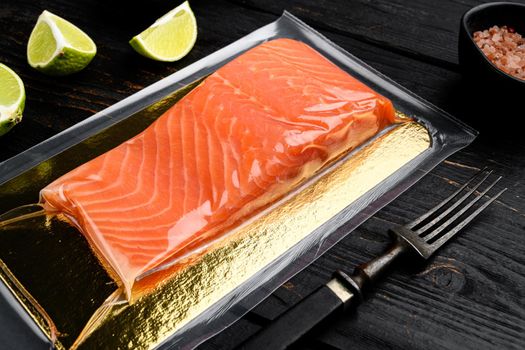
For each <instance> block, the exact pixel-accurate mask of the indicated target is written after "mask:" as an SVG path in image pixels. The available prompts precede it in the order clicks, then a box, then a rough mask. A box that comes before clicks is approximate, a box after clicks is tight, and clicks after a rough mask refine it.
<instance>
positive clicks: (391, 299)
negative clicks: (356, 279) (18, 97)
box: [0, 0, 525, 349]
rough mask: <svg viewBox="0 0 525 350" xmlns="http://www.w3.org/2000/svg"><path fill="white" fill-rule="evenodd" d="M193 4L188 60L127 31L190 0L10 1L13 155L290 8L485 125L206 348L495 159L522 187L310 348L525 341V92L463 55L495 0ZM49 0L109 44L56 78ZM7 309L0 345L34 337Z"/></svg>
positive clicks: (259, 318) (5, 148)
mask: <svg viewBox="0 0 525 350" xmlns="http://www.w3.org/2000/svg"><path fill="white" fill-rule="evenodd" d="M190 3H191V6H192V8H193V9H194V12H195V15H196V17H197V22H198V27H199V36H198V39H197V43H196V45H195V48H194V49H193V50H192V51H191V52H190V54H189V55H188V56H186V57H185V58H183V59H182V60H180V61H179V62H175V63H161V62H155V61H151V60H148V59H146V58H143V57H141V56H139V55H138V54H136V53H135V52H134V51H133V50H132V49H131V47H130V46H129V45H128V44H127V42H128V40H129V39H130V38H131V37H132V36H133V35H135V34H137V33H139V32H141V31H142V30H143V29H145V28H146V27H148V26H149V25H150V24H151V23H152V22H153V21H154V20H155V19H157V18H158V17H160V16H161V15H163V14H164V13H166V12H167V11H168V10H170V9H172V8H173V7H175V6H176V5H178V1H160V0H157V1H142V2H129V1H117V0H105V1H102V0H92V1H88V0H82V1H66V0H50V1H23V0H3V1H2V3H1V4H0V62H2V63H4V64H6V65H8V66H9V67H11V68H12V69H13V70H15V71H16V72H17V73H18V74H19V75H20V77H21V78H22V79H23V81H24V83H25V87H26V93H27V103H26V109H25V113H24V120H23V121H22V123H21V124H20V125H18V126H17V127H15V129H13V130H12V131H11V132H10V133H8V134H7V135H5V136H3V137H2V138H0V161H3V160H5V159H7V158H9V157H11V156H14V155H15V154H17V153H19V152H21V151H23V150H25V149H27V148H28V147H30V146H33V145H35V144H37V143H38V142H40V141H43V140H45V139H46V138H48V137H50V136H53V135H55V134H56V133H58V132H59V131H61V130H64V129H66V128H67V127H69V126H71V125H73V124H75V123H77V122H79V121H81V120H83V119H85V118H87V117H89V116H91V115H92V114H94V113H96V112H98V111H100V110H102V109H104V108H106V107H108V106H110V105H112V104H113V103H115V102H117V101H120V100H122V99H123V98H125V97H127V96H129V95H131V94H133V93H135V92H137V91H139V90H140V89H142V88H143V87H145V86H148V85H149V84H151V83H153V82H156V81H157V80H159V79H161V78H163V77H166V76H167V75H169V74H171V73H173V72H175V71H177V70H178V69H180V68H183V67H185V66H187V65H189V64H191V63H192V62H194V61H196V60H198V59H200V58H202V57H205V56H206V55H208V54H210V53H212V52H214V51H216V50H217V49H219V48H221V47H223V46H225V45H227V44H228V43H231V42H232V41H234V40H236V39H238V38H240V37H242V36H244V35H245V34H248V33H249V32H251V31H253V30H254V29H256V28H258V27H260V26H262V25H264V24H266V23H269V22H271V21H274V20H275V19H276V18H277V17H278V16H279V15H280V14H281V13H282V11H283V10H284V9H286V10H288V11H290V12H292V13H293V14H294V15H296V16H298V17H299V18H301V19H302V20H304V21H305V22H306V23H308V24H310V25H312V26H313V27H314V28H315V29H317V30H319V31H320V32H321V33H323V34H324V35H326V36H327V37H328V38H329V39H331V40H333V41H334V42H335V43H337V44H338V45H340V46H342V47H343V48H345V49H347V50H348V51H350V52H351V53H352V54H354V55H356V56H358V57H359V58H361V59H363V60H364V61H365V62H367V63H368V64H370V65H372V66H373V67H374V68H376V69H378V70H379V71H381V72H383V73H384V74H386V75H388V76H389V77H391V78H393V79H394V80H396V81H397V82H399V83H400V84H402V85H404V86H405V87H407V88H408V89H410V90H412V91H414V92H415V93H417V94H419V95H420V96H422V97H424V98H426V99H428V100H429V101H430V102H432V103H434V104H436V105H437V106H439V107H441V108H442V109H444V110H446V111H448V112H450V113H451V114H453V115H455V116H457V117H458V118H460V119H462V120H464V121H466V122H467V123H469V124H470V125H472V126H474V127H476V128H477V129H478V130H480V132H481V134H480V136H479V138H478V139H477V140H476V141H475V142H474V143H473V144H472V145H471V146H469V147H468V148H466V149H465V150H463V151H460V152H458V153H457V154H455V155H454V156H452V157H450V158H449V159H448V160H447V161H445V162H443V163H442V164H441V165H440V166H438V167H437V168H436V169H434V170H433V171H432V172H431V173H430V174H429V175H428V176H426V177H425V178H424V179H423V180H421V181H420V182H419V183H418V184H416V185H415V186H414V187H413V188H412V189H410V190H409V191H407V192H406V193H405V194H404V195H402V196H401V197H400V198H398V199H397V200H396V201H394V202H393V203H392V204H391V205H389V206H388V207H386V208H385V209H383V210H382V211H380V212H379V213H378V214H376V215H375V216H374V217H372V218H371V219H369V220H368V221H367V222H366V223H365V224H363V225H362V226H361V227H360V228H359V229H357V230H356V231H355V232H353V233H352V234H350V235H349V236H348V237H347V238H346V239H344V240H343V241H342V242H340V243H339V244H338V245H337V246H335V247H334V248H333V249H331V250H330V251H328V252H327V253H326V254H325V255H324V256H322V257H321V258H320V259H318V260H317V261H316V262H315V263H314V264H312V265H311V266H310V267H308V268H307V269H306V270H305V271H303V272H301V273H300V274H298V275H297V276H296V277H294V278H292V279H291V280H290V281H289V282H287V283H286V284H284V285H283V286H282V287H281V288H279V289H278V290H277V291H276V292H275V293H273V295H271V296H270V297H269V298H268V299H266V300H265V301H263V302H262V303H261V304H260V305H259V306H258V307H256V308H255V309H254V310H253V311H251V312H250V313H249V314H248V315H246V316H245V317H243V318H242V319H241V320H239V321H238V322H236V323H235V324H234V325H232V326H231V327H230V328H228V329H226V330H225V331H224V332H222V333H221V334H219V335H218V336H216V337H215V338H212V339H211V340H209V341H208V342H206V343H205V344H203V345H202V346H201V348H202V349H230V348H232V347H234V346H235V345H236V344H239V343H240V342H241V341H243V340H244V339H246V338H247V337H248V336H250V335H251V334H253V333H254V332H256V331H257V330H258V329H259V328H260V327H261V326H262V325H264V324H265V323H266V322H268V321H270V320H271V319H273V318H275V317H277V316H278V315H279V314H280V313H282V312H283V311H285V310H286V309H288V308H290V307H291V306H293V305H294V304H295V303H296V302H297V301H299V300H300V299H301V298H302V297H303V296H305V295H307V294H308V293H309V292H311V291H312V290H313V289H315V288H316V287H317V286H318V285H320V284H321V283H324V282H326V281H328V279H329V278H330V275H331V273H332V272H333V271H334V270H336V269H344V270H347V271H351V269H352V267H353V266H355V265H356V264H358V263H360V262H363V261H366V260H368V259H370V258H372V257H373V256H375V255H377V254H379V253H380V252H381V251H382V249H384V248H385V247H386V245H387V244H388V237H387V234H386V231H387V228H388V227H389V226H390V225H392V223H398V224H402V223H405V222H407V221H409V220H410V219H413V218H415V217H416V216H418V215H419V214H421V213H423V212H424V211H425V210H427V209H429V208H430V207H431V206H432V205H433V204H434V203H436V202H437V201H438V200H439V199H442V198H445V197H446V196H447V195H448V194H450V193H452V192H453V191H454V189H456V188H457V187H458V183H461V182H463V181H465V180H466V179H467V178H468V177H469V176H470V175H472V174H473V173H474V172H475V171H476V170H477V169H479V168H482V167H484V166H489V167H491V168H492V169H495V172H496V173H497V174H500V175H503V177H504V179H503V180H502V182H501V187H503V186H504V187H508V188H509V190H508V191H507V192H506V193H505V194H504V195H503V196H502V197H501V199H500V200H498V201H497V202H496V203H495V204H494V205H493V206H491V207H490V208H489V210H487V212H486V213H485V215H483V216H482V217H480V218H479V219H478V220H476V222H475V223H474V224H472V225H470V226H469V227H468V228H467V229H466V230H465V232H464V233H463V234H461V235H460V236H459V237H458V238H457V239H456V240H455V241H454V243H452V244H450V245H449V246H447V247H446V248H444V249H442V250H441V251H439V252H438V254H437V256H436V257H435V258H433V259H432V260H431V261H430V262H429V263H428V264H427V265H426V266H419V267H418V266H415V265H414V266H412V265H411V264H408V263H407V264H404V265H402V266H400V268H399V269H398V270H397V271H396V272H394V273H392V274H391V275H390V276H389V277H387V278H386V279H384V280H383V281H382V282H381V283H379V284H378V285H377V286H376V288H375V289H374V290H373V291H372V293H371V294H370V297H369V298H368V299H367V300H366V302H365V303H363V304H362V305H361V306H360V307H359V308H358V309H357V310H356V311H354V312H352V313H349V314H348V315H346V316H344V317H342V318H340V319H338V320H335V321H334V322H333V323H331V324H330V325H327V326H326V327H323V328H321V329H319V330H318V331H316V332H314V333H312V334H310V335H309V336H308V337H307V339H305V340H304V341H303V342H302V343H301V344H298V345H297V348H305V349H317V348H323V349H350V348H353V349H365V348H366V349H422V348H431V349H437V348H439V349H442V348H446V349H523V348H525V205H524V204H523V197H524V196H525V184H524V178H525V170H524V169H525V141H524V137H523V131H522V130H523V129H522V128H520V127H519V126H518V123H519V122H520V121H521V120H522V119H523V117H524V114H525V112H524V109H523V96H521V97H519V96H518V99H515V98H511V97H510V96H507V95H502V94H501V93H499V92H498V91H494V88H493V86H491V85H484V84H475V83H472V82H470V81H469V80H468V79H466V78H464V76H463V75H462V73H461V69H460V67H459V66H458V59H457V36H458V29H459V20H460V17H461V14H462V13H463V12H465V11H466V10H468V9H469V8H470V7H472V6H474V5H477V4H479V3H482V1H475V0H442V1H431V0H427V1H424V0H410V1H402V0H378V1H370V0H349V1H344V0H332V1H328V0H324V1H307V0H287V1H223V0H220V1H218V0H216V1H211V0H210V1H191V2H190ZM44 9H47V10H49V11H51V12H53V13H55V14H57V15H59V16H62V17H64V18H65V19H68V20H70V21H71V22H73V23H74V24H76V25H77V26H79V27H80V28H81V29H83V30H84V31H85V32H87V33H88V34H89V35H90V36H91V38H92V39H93V40H94V41H95V42H96V44H97V46H98V54H97V56H96V57H95V59H94V60H93V62H92V63H91V64H90V65H89V66H88V67H87V69H85V70H84V71H82V72H80V73H78V74H75V75H73V76H69V77H64V78H50V77H47V76H45V75H42V74H40V73H38V72H36V71H34V70H32V69H31V68H30V67H29V65H28V64H27V63H26V58H25V57H26V56H25V51H26V43H27V40H28V38H29V34H30V32H31V29H32V28H33V26H34V24H35V22H36V19H37V17H38V15H39V14H40V13H41V12H42V11H43V10H44ZM523 34H525V33H523ZM496 93H497V94H496ZM2 306H4V308H2ZM0 310H1V311H2V312H1V313H0V349H13V348H19V349H27V345H26V344H27V343H28V342H30V339H29V338H27V337H25V336H24V335H23V333H16V332H17V331H20V330H21V329H22V328H20V327H21V323H19V322H18V321H16V320H14V319H12V318H10V317H12V315H11V314H10V313H9V312H7V310H8V309H7V308H5V305H4V304H2V303H0ZM4 310H6V311H4ZM22 330H23V329H22Z"/></svg>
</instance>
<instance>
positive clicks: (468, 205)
mask: <svg viewBox="0 0 525 350" xmlns="http://www.w3.org/2000/svg"><path fill="white" fill-rule="evenodd" d="M499 180H501V176H500V177H498V178H497V179H496V180H495V181H494V182H492V183H491V184H490V185H489V186H488V187H487V188H486V189H485V190H484V191H483V192H481V194H480V195H479V196H476V198H474V199H473V200H471V201H470V202H469V203H467V204H466V205H465V206H464V207H463V208H461V209H460V210H459V211H458V212H457V213H455V214H454V215H453V216H452V217H451V218H449V219H448V220H447V221H445V222H444V223H442V224H441V225H440V226H439V227H438V228H436V229H435V230H433V231H432V232H430V233H429V234H428V235H426V236H424V237H423V240H424V241H425V242H428V241H430V240H431V239H432V238H434V237H435V236H437V235H438V234H439V233H440V232H441V231H443V230H444V229H446V228H447V227H448V226H449V225H450V224H452V223H453V222H454V221H456V220H457V219H458V218H459V217H460V216H461V215H463V214H464V213H465V212H466V211H467V210H468V209H470V208H471V207H472V206H473V205H474V204H476V203H477V202H478V201H479V200H480V199H481V198H483V196H485V195H486V194H487V192H488V191H490V189H491V188H492V187H494V185H495V184H497V183H498V181H499Z"/></svg>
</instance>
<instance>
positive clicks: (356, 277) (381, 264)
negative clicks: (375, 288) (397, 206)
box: [335, 239, 409, 299]
mask: <svg viewBox="0 0 525 350" xmlns="http://www.w3.org/2000/svg"><path fill="white" fill-rule="evenodd" d="M408 251H409V247H408V246H407V244H406V243H404V241H402V240H399V239H398V240H396V242H395V243H394V244H393V245H392V246H391V247H390V248H388V249H387V250H386V251H385V252H384V253H383V254H381V255H380V256H378V257H377V258H374V259H372V260H370V261H368V262H366V263H364V264H361V265H358V266H357V267H356V268H355V269H354V273H353V274H352V275H351V276H348V275H347V274H346V273H344V272H343V271H340V270H339V271H336V272H335V276H336V277H338V278H339V279H340V280H342V281H344V282H345V284H346V286H347V288H349V289H350V290H351V291H352V292H353V293H354V294H356V295H357V296H358V297H359V298H360V299H361V298H362V296H363V292H364V291H366V289H368V288H369V287H370V286H371V285H372V284H374V283H375V282H376V281H377V280H378V279H379V277H381V275H383V273H385V272H386V271H387V270H388V269H389V268H390V267H391V266H392V265H393V264H394V263H395V262H396V261H397V260H398V259H399V258H400V257H401V256H403V255H405V254H406V253H407V252H408Z"/></svg>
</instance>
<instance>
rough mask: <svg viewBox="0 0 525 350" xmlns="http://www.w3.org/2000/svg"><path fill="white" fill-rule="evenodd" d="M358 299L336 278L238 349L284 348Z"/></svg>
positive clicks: (278, 349) (276, 349)
mask: <svg viewBox="0 0 525 350" xmlns="http://www.w3.org/2000/svg"><path fill="white" fill-rule="evenodd" d="M354 299H355V297H354V295H353V294H352V293H351V292H350V291H349V290H347V289H346V288H345V286H344V284H343V283H341V281H339V280H338V279H337V277H336V278H334V279H332V280H331V281H330V282H328V283H327V284H324V285H322V286H321V287H319V288H318V289H316V290H315V291H313V292H312V293H311V294H310V295H308V296H306V297H305V298H304V299H303V300H301V301H300V302H299V303H297V304H296V305H295V306H294V307H292V308H291V309H289V310H288V311H286V312H285V313H284V314H282V315H281V316H279V317H278V318H277V319H275V320H274V321H273V322H272V323H270V324H269V325H268V326H267V327H266V328H263V329H262V330H260V331H259V332H257V333H256V334H255V335H253V336H252V337H251V338H249V339H248V340H246V341H245V342H244V343H242V344H241V345H239V346H238V347H237V348H236V349H242V350H260V349H271V350H284V349H286V348H288V347H289V346H290V345H292V344H293V343H295V342H296V341H297V340H299V339H300V338H301V337H302V336H303V335H305V334H306V333H308V332H309V331H310V330H311V329H312V328H314V327H315V326H317V325H318V324H320V323H322V322H325V321H326V320H327V319H328V318H330V317H331V316H334V315H337V314H341V313H342V312H343V311H344V309H345V308H347V307H348V306H350V304H351V303H352V301H353V300H354Z"/></svg>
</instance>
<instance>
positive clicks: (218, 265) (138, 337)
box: [0, 121, 430, 349]
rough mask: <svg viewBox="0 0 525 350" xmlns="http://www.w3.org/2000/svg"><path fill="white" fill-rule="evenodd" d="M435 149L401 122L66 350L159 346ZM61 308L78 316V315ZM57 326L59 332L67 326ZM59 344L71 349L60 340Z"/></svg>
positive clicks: (17, 288) (104, 314) (147, 283)
mask: <svg viewBox="0 0 525 350" xmlns="http://www.w3.org/2000/svg"><path fill="white" fill-rule="evenodd" d="M429 147H430V137H429V135H428V132H427V130H426V129H425V128H424V127H423V126H421V125H420V124H417V123H415V122H412V121H408V122H405V123H402V124H399V125H397V126H396V127H394V128H393V129H392V130H390V131H389V132H387V133H385V134H384V135H382V136H380V137H378V138H377V139H376V140H374V141H373V142H371V143H370V144H369V145H367V146H366V147H364V148H362V149H361V150H359V151H357V152H355V154H354V155H353V156H352V157H351V158H350V159H348V160H346V161H344V162H341V164H340V165H339V166H337V167H336V168H335V169H334V170H333V171H331V172H329V173H327V174H326V175H324V176H323V177H321V178H320V179H319V180H317V181H316V182H315V183H313V184H311V185H310V186H308V187H306V188H305V189H303V190H301V191H300V192H298V193H297V194H295V195H293V196H291V197H290V198H289V199H287V200H286V201H285V202H284V203H283V204H282V205H280V206H277V207H275V208H273V209H272V210H268V211H265V212H263V214H261V215H259V216H258V217H257V218H255V219H254V220H250V221H249V222H248V223H246V224H244V225H242V226H241V227H240V228H238V229H237V230H235V232H234V233H232V234H230V235H228V236H227V237H226V238H225V239H223V240H221V241H218V242H215V243H213V244H212V245H210V246H208V247H207V248H206V249H205V250H203V251H201V252H199V253H198V254H196V255H194V256H191V257H188V258H186V259H184V260H182V261H179V262H177V264H175V265H174V266H172V267H170V268H169V269H168V270H165V271H163V272H159V273H156V274H153V275H151V276H149V277H146V278H145V279H144V280H142V281H140V283H139V286H140V288H141V289H140V290H139V294H140V295H141V296H140V297H139V298H137V300H136V301H134V302H133V303H131V304H128V303H125V302H124V303H123V302H119V300H120V292H119V291H115V293H113V294H112V295H111V296H110V297H109V298H108V299H107V301H106V303H105V304H104V305H103V306H101V307H100V308H98V310H97V311H96V312H95V314H94V315H93V316H92V317H91V319H90V321H89V322H88V324H87V325H86V326H85V327H84V329H83V331H82V332H81V333H80V334H79V335H78V336H76V341H75V342H74V343H73V345H71V342H70V344H69V345H71V346H69V345H68V346H67V347H71V348H78V349H124V348H129V349H151V348H154V347H155V346H156V345H158V344H160V343H161V342H163V341H164V340H166V339H167V338H168V337H169V336H170V335H172V334H173V333H174V332H176V331H177V330H179V329H180V328H181V327H183V326H184V325H186V324H187V323H188V322H189V321H190V320H192V319H194V318H195V317H196V316H197V315H199V314H201V313H202V312H203V311H205V310H206V309H207V308H208V307H210V305H212V304H214V303H216V302H217V301H219V300H220V299H221V298H223V297H224V296H226V295H227V294H228V293H229V292H231V291H232V290H234V289H235V288H236V287H238V286H239V285H240V284H242V283H243V282H245V281H247V280H248V279H249V278H250V277H251V276H253V275H254V274H255V273H256V272H258V271H260V270H261V269H262V268H264V267H265V266H267V265H268V264H269V263H270V262H272V261H273V260H275V259H276V258H278V257H279V256H281V255H282V254H284V253H285V252H286V251H288V250H289V249H290V248H292V247H293V246H294V245H296V244H298V243H299V242H301V241H302V240H303V239H304V238H305V237H306V236H308V235H309V234H310V233H312V232H313V231H314V230H315V229H317V228H318V227H319V226H320V225H322V224H323V223H325V222H327V221H328V220H330V219H331V218H332V217H333V216H334V215H335V214H337V213H339V212H340V211H341V210H343V209H344V208H345V207H347V206H348V205H349V204H351V203H352V202H354V201H355V200H356V199H358V198H359V197H361V196H362V195H364V194H365V193H366V192H368V191H369V190H371V189H372V188H374V187H375V186H376V185H378V184H379V183H381V182H382V181H383V180H385V179H386V178H387V177H388V176H390V175H391V174H392V173H394V172H395V171H396V170H398V169H399V168H401V167H402V166H403V165H405V164H406V163H408V162H409V161H411V160H413V159H414V158H415V157H416V156H418V155H419V154H421V153H422V152H424V151H425V150H427V149H428V148H429ZM0 233H1V232H0ZM0 249H1V247H0ZM0 258H1V255H0ZM8 274H9V270H8V269H7V268H6V266H3V268H2V263H1V260H0V278H1V279H2V280H4V282H8V283H7V284H8V285H9V286H10V287H11V289H12V290H13V291H14V292H15V294H16V295H17V297H18V299H19V300H20V301H21V302H22V303H23V304H24V305H25V307H26V309H27V310H28V312H29V313H30V314H31V315H32V316H33V318H34V319H35V321H36V322H37V323H38V324H39V325H40V327H41V328H42V330H44V332H45V333H46V334H48V336H52V334H53V326H52V325H50V322H49V318H50V317H49V316H47V315H46V314H45V311H43V308H42V307H40V306H39V305H38V304H36V302H35V301H34V300H32V298H31V297H30V295H29V293H27V292H25V293H24V292H22V291H24V289H23V288H22V286H21V285H20V283H16V279H14V277H13V276H8ZM157 280H162V281H163V282H161V283H157ZM72 283H73V282H72ZM84 297H85V296H84ZM46 311H49V310H46ZM62 311H63V312H64V313H70V317H71V318H74V317H75V313H74V312H71V310H62ZM51 318H53V316H52V315H51ZM51 324H52V323H51ZM55 325H56V328H57V330H58V332H59V334H60V332H61V325H60V324H58V323H57V322H55ZM57 345H58V347H59V348H65V347H66V346H64V345H63V344H62V343H61V342H60V337H58V341H57Z"/></svg>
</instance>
